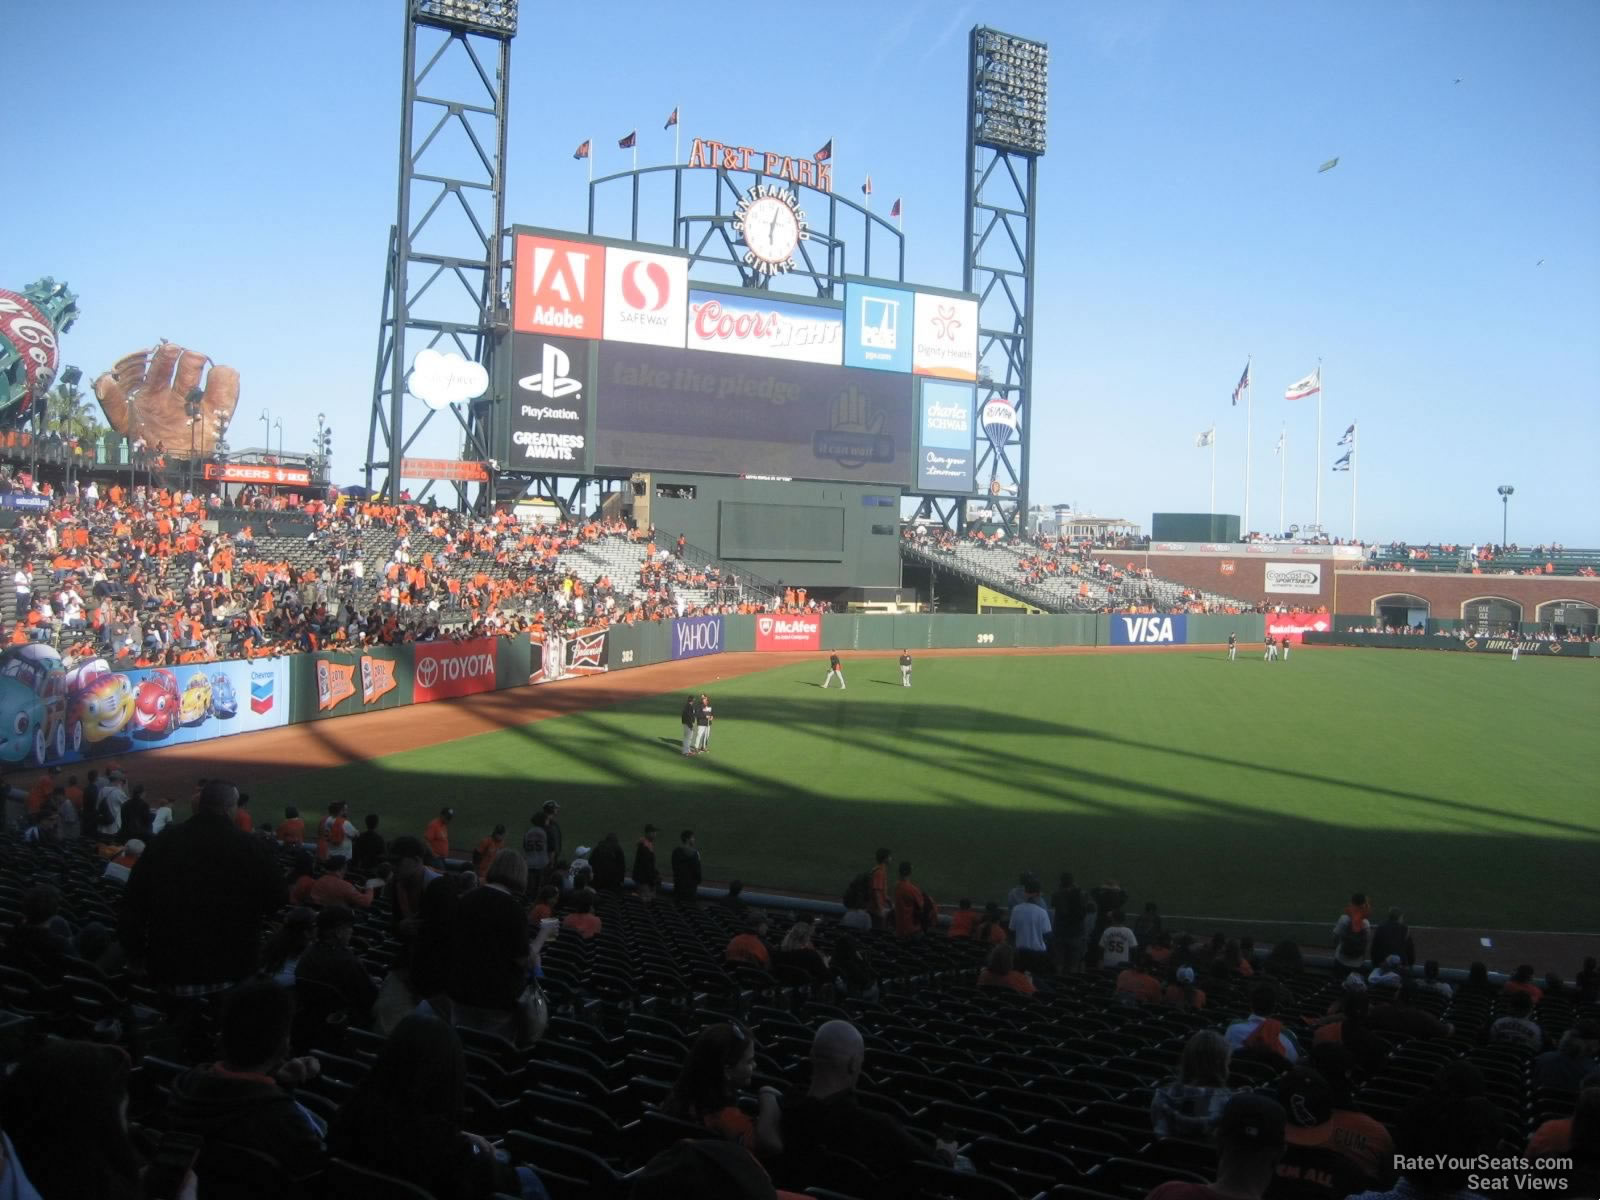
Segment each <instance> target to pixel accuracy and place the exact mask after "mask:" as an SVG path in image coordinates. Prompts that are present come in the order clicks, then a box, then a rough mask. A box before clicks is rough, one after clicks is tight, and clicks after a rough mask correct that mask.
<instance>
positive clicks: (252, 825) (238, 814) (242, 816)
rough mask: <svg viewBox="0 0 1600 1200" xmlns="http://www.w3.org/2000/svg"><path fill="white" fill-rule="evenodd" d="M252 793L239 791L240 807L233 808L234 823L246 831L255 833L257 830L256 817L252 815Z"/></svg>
mask: <svg viewBox="0 0 1600 1200" xmlns="http://www.w3.org/2000/svg"><path fill="white" fill-rule="evenodd" d="M249 804H250V793H249V792H240V793H239V807H238V808H236V809H234V810H233V823H234V824H235V825H237V826H238V827H239V828H240V829H241V830H242V831H243V832H245V833H254V832H255V830H256V821H255V818H254V817H252V816H251V815H250V809H249V807H248V806H249Z"/></svg>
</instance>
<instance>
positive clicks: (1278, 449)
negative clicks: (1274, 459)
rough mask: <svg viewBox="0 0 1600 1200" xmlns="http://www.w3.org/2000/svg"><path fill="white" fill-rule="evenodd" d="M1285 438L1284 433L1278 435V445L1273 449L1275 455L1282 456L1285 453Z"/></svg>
mask: <svg viewBox="0 0 1600 1200" xmlns="http://www.w3.org/2000/svg"><path fill="white" fill-rule="evenodd" d="M1284 437H1285V435H1284V434H1282V433H1279V434H1278V442H1277V445H1275V446H1273V447H1272V452H1273V453H1274V454H1282V453H1283V443H1284Z"/></svg>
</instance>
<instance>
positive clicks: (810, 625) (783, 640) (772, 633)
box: [756, 613, 822, 651]
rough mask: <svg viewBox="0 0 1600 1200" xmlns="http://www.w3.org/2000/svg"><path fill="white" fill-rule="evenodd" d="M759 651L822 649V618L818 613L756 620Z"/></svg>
mask: <svg viewBox="0 0 1600 1200" xmlns="http://www.w3.org/2000/svg"><path fill="white" fill-rule="evenodd" d="M756 649H757V650H758V651H781V650H813V651H814V650H820V649H822V617H821V616H820V615H818V614H816V613H801V614H799V615H797V616H781V615H776V616H770V617H757V618H756Z"/></svg>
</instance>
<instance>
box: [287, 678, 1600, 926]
mask: <svg viewBox="0 0 1600 1200" xmlns="http://www.w3.org/2000/svg"><path fill="white" fill-rule="evenodd" d="M846 669H847V671H848V672H849V675H850V679H851V687H850V689H849V691H848V692H840V691H838V690H837V689H834V690H829V691H822V690H820V688H819V687H818V685H819V684H820V682H821V680H822V676H823V674H824V673H825V670H826V668H825V666H823V665H822V664H821V660H820V659H809V658H808V659H807V660H805V661H804V662H803V663H802V662H794V663H791V664H788V665H784V666H779V667H777V668H775V669H773V670H770V671H766V672H763V673H761V674H757V675H747V676H743V677H740V678H735V679H729V680H725V681H722V682H719V683H717V684H714V685H713V686H712V688H711V691H712V698H713V701H714V702H715V704H716V711H717V717H718V720H717V724H716V727H715V731H714V733H713V738H712V753H711V754H710V755H707V756H704V757H700V758H694V759H685V758H683V757H682V756H681V755H680V754H679V753H678V752H677V743H678V736H679V726H678V719H677V717H678V710H679V708H680V706H681V704H682V700H683V697H682V695H664V696H658V697H654V698H651V699H648V700H643V701H639V702H637V703H632V704H628V705H625V706H620V707H617V708H613V709H608V710H602V711H594V712H589V713H582V714H577V715H572V716H566V717H561V718H558V719H553V720H545V721H538V722H534V723H532V724H528V725H524V726H520V727H514V728H508V729H505V730H501V731H497V732H494V733H488V734H483V735H481V736H478V737H473V738H467V739H463V740H461V741H457V742H452V743H448V744H446V745H442V746H434V747H430V748H427V749H422V750H415V751H408V752H404V753H400V754H394V755H389V756H387V757H384V758H381V759H378V760H376V761H374V762H371V763H366V764H361V765H359V766H353V767H347V768H340V769H336V770H329V771H322V772H318V773H316V774H312V775H306V776H297V777H295V778H294V779H293V780H292V783H291V784H290V787H289V789H288V791H289V794H291V795H292V797H293V799H294V802H295V803H297V804H299V805H300V806H301V807H302V809H305V808H306V807H307V805H308V804H310V805H313V806H315V805H320V804H323V803H326V802H327V801H328V800H330V799H333V798H336V797H342V798H347V799H350V800H351V802H352V808H353V809H354V810H355V813H356V816H357V817H358V823H359V816H360V814H361V813H362V812H364V811H368V810H371V811H377V812H380V813H382V814H383V828H384V830H385V832H387V833H389V834H390V835H394V834H396V833H399V832H402V831H406V830H420V829H421V827H422V825H423V824H424V823H425V822H426V821H427V819H428V818H429V817H431V816H432V815H433V813H434V812H436V811H437V809H438V808H439V806H440V805H441V804H444V803H450V804H454V805H455V807H456V808H457V810H458V816H457V818H456V824H455V829H454V837H453V839H452V840H453V842H454V843H455V844H457V845H468V844H472V843H475V842H476V841H477V839H478V838H480V837H482V836H483V835H484V834H485V833H487V832H488V830H489V828H490V827H491V826H492V825H493V824H494V823H495V822H496V821H504V822H505V823H506V825H507V826H508V827H509V828H510V830H511V831H512V838H513V839H520V835H521V831H522V830H523V829H524V828H525V827H526V824H527V821H528V816H529V814H530V813H531V812H532V810H533V808H534V807H536V805H537V803H538V802H539V801H542V800H544V799H546V798H551V797H554V798H556V799H559V800H561V801H562V804H563V809H562V814H561V818H562V825H563V828H564V830H565V833H566V839H567V845H568V847H569V848H570V847H571V846H574V845H576V844H578V843H579V842H588V843H593V842H594V841H595V840H597V839H598V838H599V836H600V835H602V834H604V833H605V832H607V831H614V832H616V833H617V834H618V835H619V837H621V838H622V840H623V843H624V845H625V846H627V847H628V848H629V854H630V857H631V853H632V844H633V842H634V840H635V839H636V838H637V836H638V832H639V830H640V828H641V827H642V826H643V825H644V823H645V822H646V821H651V822H654V823H655V824H657V825H659V826H661V827H663V828H664V829H666V830H670V831H672V835H673V836H672V837H670V838H668V837H665V836H663V837H662V839H661V841H660V842H658V850H659V852H660V853H661V856H662V859H663V863H664V862H665V859H666V857H667V852H668V851H669V850H670V846H671V845H672V844H675V841H676V836H675V835H676V831H677V830H678V829H680V828H688V827H692V828H694V829H695V830H697V832H698V835H699V841H700V847H701V851H702V853H703V856H704V859H705V867H706V874H707V876H708V877H709V878H712V879H725V878H731V877H740V878H743V879H745V880H746V881H755V882H759V883H760V884H763V885H768V886H773V887H784V888H793V889H798V890H805V891H812V892H822V893H826V894H829V895H833V894H837V893H839V892H842V891H843V889H844V886H845V883H846V882H847V881H848V880H849V878H850V877H851V876H852V875H853V874H854V873H855V872H857V871H860V870H864V869H866V868H867V867H868V866H869V865H870V864H871V855H872V850H873V848H874V847H875V846H879V845H885V846H889V847H891V848H892V849H893V850H894V852H895V854H896V856H897V857H898V858H910V859H911V860H912V861H913V862H914V863H915V864H916V878H917V879H918V881H919V882H921V883H922V884H923V885H924V886H925V887H927V888H928V889H929V890H930V891H931V892H932V893H933V894H934V895H935V896H936V897H937V898H938V899H939V900H940V901H941V902H954V901H955V900H956V899H957V897H958V896H960V895H970V896H971V897H972V898H973V899H975V900H979V901H982V900H983V899H985V898H996V899H998V898H1000V897H1002V896H1003V894H1004V893H1005V891H1006V890H1007V889H1008V888H1009V887H1010V885H1011V884H1012V883H1013V882H1014V881H1015V878H1016V875H1017V873H1018V871H1019V870H1021V869H1023V868H1028V869H1032V870H1035V871H1037V872H1039V873H1040V874H1041V875H1042V876H1044V877H1045V878H1046V879H1053V878H1054V876H1055V874H1056V873H1057V872H1058V871H1061V870H1064V869H1070V870H1073V871H1075V872H1076V873H1077V876H1078V880H1079V882H1080V883H1095V882H1099V881H1101V880H1103V879H1106V878H1116V879H1118V880H1119V881H1120V882H1121V883H1122V885H1123V886H1124V887H1125V888H1126V889H1127V890H1128V891H1129V893H1130V894H1131V895H1132V897H1133V898H1134V901H1135V902H1136V903H1142V902H1143V901H1144V900H1147V899H1152V900H1156V901H1158V902H1159V903H1160V904H1161V906H1162V908H1163V910H1164V911H1167V912H1176V913H1187V914H1202V915H1211V916H1230V917H1242V918H1247V919H1249V918H1257V919H1259V918H1266V917H1274V918H1281V919H1285V920H1296V919H1299V920H1323V919H1326V920H1328V922H1329V923H1330V924H1331V922H1332V919H1333V917H1334V916H1336V915H1337V914H1338V912H1339V910H1340V908H1341V906H1342V904H1343V903H1344V901H1345V899H1346V897H1347V895H1348V893H1349V892H1350V891H1352V890H1365V891H1367V892H1368V893H1370V894H1371V895H1372V897H1373V899H1374V902H1375V903H1376V904H1377V905H1378V906H1379V907H1380V908H1382V907H1385V906H1387V905H1389V904H1391V903H1398V904H1402V905H1404V906H1405V908H1406V910H1407V913H1408V916H1409V917H1410V919H1411V920H1412V921H1413V922H1414V923H1417V924H1423V925H1446V926H1460V927H1468V928H1474V927H1481V928H1485V929H1538V930H1571V931H1600V891H1597V889H1596V887H1595V878H1596V867H1597V865H1600V813H1597V811H1596V800H1597V798H1600V785H1597V780H1600V739H1597V737H1596V730H1597V729H1600V673H1597V669H1596V666H1595V665H1593V664H1591V663H1588V662H1565V661H1545V660H1540V659H1537V658H1525V659H1523V660H1522V661H1521V662H1519V663H1516V664H1513V663H1511V662H1510V660H1509V659H1507V658H1506V657H1504V656H1499V655H1469V654H1430V653H1427V652H1423V651H1413V652H1405V651H1361V650H1332V651H1329V650H1318V651H1308V650H1300V651H1296V652H1295V654H1294V656H1293V658H1292V659H1291V661H1289V662H1288V663H1278V664H1273V665H1268V664H1265V663H1262V662H1261V661H1260V659H1259V656H1258V655H1256V654H1248V653H1246V654H1241V656H1240V659H1239V661H1238V662H1235V663H1231V664H1230V663H1228V662H1226V661H1225V659H1224V656H1223V654H1222V652H1221V651H1214V652H1210V651H1208V652H1196V653H1179V654H1149V655H1140V654H1117V655H1081V656H1040V657H1001V656H996V657H993V658H978V657H961V658H944V659H931V658H924V659H922V660H920V661H919V662H918V665H917V668H916V680H915V684H916V686H915V687H913V688H912V689H911V690H909V691H908V690H906V689H903V688H901V687H900V686H899V672H898V669H897V667H896V666H895V664H894V662H893V660H891V659H882V660H871V661H868V660H861V661H856V662H853V663H848V664H847V668H846ZM284 792H285V789H284V787H283V785H282V782H281V781H280V782H279V783H278V784H277V785H275V786H272V787H271V788H270V789H268V790H267V791H265V792H264V793H263V795H278V794H284ZM511 844H520V841H517V840H513V841H512V843H511Z"/></svg>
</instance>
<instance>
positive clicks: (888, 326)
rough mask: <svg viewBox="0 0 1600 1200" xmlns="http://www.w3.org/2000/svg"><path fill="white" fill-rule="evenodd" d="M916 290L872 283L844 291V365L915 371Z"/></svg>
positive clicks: (848, 285) (847, 288)
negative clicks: (914, 325)
mask: <svg viewBox="0 0 1600 1200" xmlns="http://www.w3.org/2000/svg"><path fill="white" fill-rule="evenodd" d="M913 309H914V298H913V293H911V292H907V291H902V290H901V289H899V288H889V287H879V286H877V285H875V284H870V283H847V284H846V285H845V290H844V365H845V366H847V367H869V368H871V369H872V370H874V371H898V372H900V373H901V374H909V373H910V371H911V319H912V313H913Z"/></svg>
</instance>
